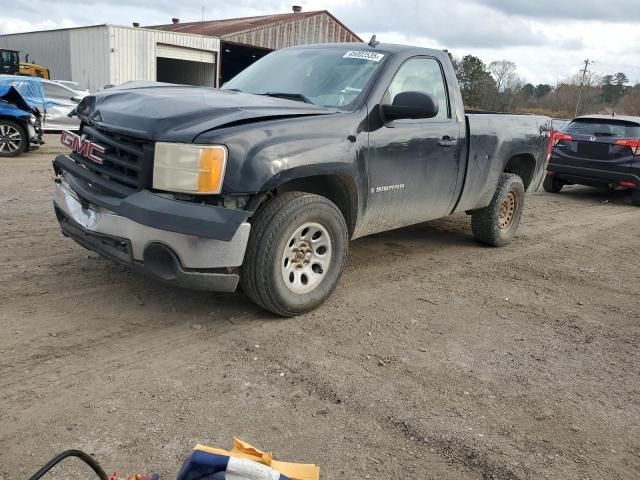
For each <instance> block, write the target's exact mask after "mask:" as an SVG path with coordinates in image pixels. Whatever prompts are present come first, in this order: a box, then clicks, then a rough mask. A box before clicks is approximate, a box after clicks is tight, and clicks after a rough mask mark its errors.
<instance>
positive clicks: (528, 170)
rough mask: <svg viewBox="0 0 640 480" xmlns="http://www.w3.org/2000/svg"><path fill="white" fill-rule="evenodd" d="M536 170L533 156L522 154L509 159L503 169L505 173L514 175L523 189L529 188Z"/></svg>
mask: <svg viewBox="0 0 640 480" xmlns="http://www.w3.org/2000/svg"><path fill="white" fill-rule="evenodd" d="M535 170H536V159H535V158H534V157H533V155H529V154H522V155H516V156H514V157H511V158H510V159H509V161H508V162H507V164H506V165H505V167H504V171H505V172H507V173H515V174H516V175H518V176H519V177H520V178H521V179H522V183H524V189H525V190H526V189H528V188H529V184H530V183H531V180H533V172H535Z"/></svg>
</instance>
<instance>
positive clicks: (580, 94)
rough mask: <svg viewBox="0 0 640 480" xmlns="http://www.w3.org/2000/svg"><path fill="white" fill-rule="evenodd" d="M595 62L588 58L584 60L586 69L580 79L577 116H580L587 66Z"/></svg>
mask: <svg viewBox="0 0 640 480" xmlns="http://www.w3.org/2000/svg"><path fill="white" fill-rule="evenodd" d="M591 63H593V62H592V61H590V60H589V59H588V58H587V59H586V60H585V61H584V69H583V70H582V79H581V80H580V90H579V91H578V101H577V102H576V114H575V116H576V117H577V116H578V111H579V110H580V99H581V98H582V87H583V86H584V79H585V78H586V76H587V68H589V65H590V64H591Z"/></svg>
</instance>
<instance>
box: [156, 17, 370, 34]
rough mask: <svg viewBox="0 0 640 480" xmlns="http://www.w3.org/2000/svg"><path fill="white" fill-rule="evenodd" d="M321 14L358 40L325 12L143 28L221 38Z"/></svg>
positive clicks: (344, 26) (338, 21)
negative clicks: (327, 16) (328, 17)
mask: <svg viewBox="0 0 640 480" xmlns="http://www.w3.org/2000/svg"><path fill="white" fill-rule="evenodd" d="M322 14H326V15H329V16H330V17H331V18H332V19H333V20H335V21H336V22H337V23H338V24H340V25H341V26H342V27H343V28H344V29H345V30H347V31H348V32H349V33H351V34H352V35H354V36H355V37H356V38H360V37H358V36H357V35H356V34H355V33H354V32H353V31H351V30H350V29H349V28H348V27H347V26H346V25H345V24H344V23H342V22H341V21H340V20H338V19H337V18H336V17H334V16H333V15H332V14H331V13H329V12H328V11H327V10H316V11H311V12H295V13H281V14H278V15H261V16H258V17H243V18H228V19H225V20H205V21H204V22H187V23H169V24H167V25H152V26H148V27H144V28H151V29H156V30H170V31H173V32H183V33H195V34H198V35H209V36H212V37H220V38H223V37H225V36H226V35H233V34H236V33H241V32H244V31H247V30H253V29H257V28H261V27H267V26H270V25H274V24H278V23H287V22H291V21H296V20H300V19H303V18H307V17H313V16H315V15H322Z"/></svg>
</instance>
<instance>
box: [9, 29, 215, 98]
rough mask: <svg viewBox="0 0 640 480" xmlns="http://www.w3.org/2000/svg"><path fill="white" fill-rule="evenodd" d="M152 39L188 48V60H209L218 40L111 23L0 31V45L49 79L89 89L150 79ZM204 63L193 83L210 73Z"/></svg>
mask: <svg viewBox="0 0 640 480" xmlns="http://www.w3.org/2000/svg"><path fill="white" fill-rule="evenodd" d="M158 43H161V44H165V45H172V46H174V47H181V48H188V49H192V50H193V51H192V52H188V53H189V56H190V57H192V58H197V53H198V51H204V52H205V53H203V54H202V56H203V60H205V61H209V62H210V60H211V53H214V54H215V58H217V53H218V51H219V50H220V40H219V39H217V38H214V37H207V36H202V35H192V34H187V33H176V32H165V31H160V30H148V29H144V28H133V27H119V26H113V25H98V26H94V27H80V28H71V29H64V30H50V31H43V32H31V33H21V34H15V35H0V48H10V49H13V50H20V58H21V60H23V59H24V56H25V54H26V53H29V54H30V58H31V59H32V60H33V61H35V62H36V63H39V64H42V65H45V66H47V67H49V70H50V71H51V78H52V79H58V80H73V81H74V82H78V83H80V85H82V86H83V87H86V88H89V89H90V90H98V89H101V88H103V87H104V86H105V85H107V84H112V85H118V84H120V83H123V82H127V81H129V80H156V78H157V77H156V75H157V73H156V69H157V65H156V53H157V52H156V46H157V44H158ZM204 65H205V67H201V68H199V69H193V72H194V73H193V81H194V84H198V83H202V79H203V78H206V79H209V78H210V75H209V72H207V71H204V72H203V68H206V69H209V68H210V69H212V70H213V72H215V69H216V66H215V64H211V63H205V64H204ZM188 73H189V72H187V73H185V75H187V74H188ZM187 77H188V75H187ZM185 78H186V77H185ZM207 83H209V82H208V80H207Z"/></svg>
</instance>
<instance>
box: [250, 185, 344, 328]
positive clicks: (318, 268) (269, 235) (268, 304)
mask: <svg viewBox="0 0 640 480" xmlns="http://www.w3.org/2000/svg"><path fill="white" fill-rule="evenodd" d="M347 251H348V233H347V226H346V223H345V221H344V218H343V216H342V214H341V213H340V210H339V209H338V207H337V206H336V205H335V204H334V203H332V202H331V201H329V200H327V199H326V198H324V197H321V196H319V195H312V194H309V193H301V192H286V193H283V194H281V195H278V196H276V197H274V198H273V199H271V200H269V201H268V203H267V204H265V205H264V206H263V207H261V208H260V209H259V210H258V212H256V214H255V216H254V221H253V225H252V227H251V236H250V237H249V243H248V245H247V252H246V255H245V259H244V263H243V266H242V272H241V281H242V287H243V290H244V291H245V293H246V294H247V295H248V296H249V298H251V300H253V301H254V302H255V303H257V304H258V305H260V306H262V307H263V308H266V309H267V310H270V311H271V312H273V313H275V314H276V315H280V316H284V317H291V316H295V315H299V314H301V313H305V312H308V311H309V310H313V309H314V308H316V307H318V306H319V305H320V304H321V303H322V302H324V301H325V300H326V299H327V297H328V296H329V295H330V294H331V292H333V290H334V289H335V287H336V285H337V284H338V281H339V280H340V277H341V276H342V271H343V270H344V266H345V262H346V259H347Z"/></svg>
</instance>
